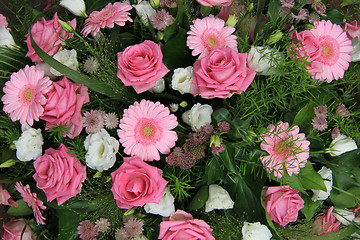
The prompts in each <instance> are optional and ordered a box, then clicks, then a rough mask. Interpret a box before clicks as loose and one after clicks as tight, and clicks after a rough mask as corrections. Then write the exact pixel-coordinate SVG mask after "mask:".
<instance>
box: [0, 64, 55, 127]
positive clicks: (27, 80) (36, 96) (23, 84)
mask: <svg viewBox="0 0 360 240" xmlns="http://www.w3.org/2000/svg"><path fill="white" fill-rule="evenodd" d="M51 88H52V81H51V80H50V79H49V78H48V77H44V71H43V70H41V69H40V68H36V67H35V66H31V67H29V66H28V65H26V66H25V68H23V69H20V70H19V71H18V72H15V73H13V74H12V75H11V77H10V81H7V82H6V83H5V87H4V88H3V91H4V93H5V95H4V96H3V97H2V98H1V101H2V102H3V103H4V107H3V110H4V112H6V113H9V114H10V118H11V120H12V121H16V120H20V123H21V124H23V123H25V122H26V123H27V124H29V125H30V126H32V125H33V123H34V120H35V121H39V117H40V116H42V115H43V112H44V108H43V106H44V105H45V103H46V102H47V99H46V97H45V94H46V93H47V92H49V90H51Z"/></svg>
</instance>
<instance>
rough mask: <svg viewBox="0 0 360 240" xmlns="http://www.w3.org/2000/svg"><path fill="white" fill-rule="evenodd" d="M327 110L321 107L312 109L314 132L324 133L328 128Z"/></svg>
mask: <svg viewBox="0 0 360 240" xmlns="http://www.w3.org/2000/svg"><path fill="white" fill-rule="evenodd" d="M327 112H328V111H327V108H326V107H325V106H323V105H321V106H317V107H315V108H314V113H315V117H314V118H313V119H312V123H311V124H312V125H313V127H314V128H315V129H316V130H319V131H324V130H326V129H327V128H328V124H327V120H326V118H327Z"/></svg>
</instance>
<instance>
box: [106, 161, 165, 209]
mask: <svg viewBox="0 0 360 240" xmlns="http://www.w3.org/2000/svg"><path fill="white" fill-rule="evenodd" d="M161 174H162V171H161V170H160V169H158V168H156V167H153V166H151V165H149V164H147V163H145V162H144V161H142V160H141V159H140V158H138V157H136V156H133V157H124V163H123V164H122V165H121V166H120V167H119V168H118V169H117V170H116V171H115V172H113V173H111V178H112V181H113V185H112V188H111V191H112V192H113V194H114V198H115V200H116V204H117V205H118V207H119V208H125V209H130V208H132V207H135V206H139V207H142V206H144V205H145V203H159V201H160V199H161V198H162V196H163V194H164V188H165V186H166V185H167V183H168V182H167V181H166V180H165V179H163V178H162V176H161Z"/></svg>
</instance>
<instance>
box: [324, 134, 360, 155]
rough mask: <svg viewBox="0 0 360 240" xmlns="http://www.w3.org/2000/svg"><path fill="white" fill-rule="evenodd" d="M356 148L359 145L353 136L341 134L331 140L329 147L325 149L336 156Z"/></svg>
mask: <svg viewBox="0 0 360 240" xmlns="http://www.w3.org/2000/svg"><path fill="white" fill-rule="evenodd" d="M355 149H357V145H356V142H355V141H354V140H353V139H352V138H350V137H348V136H346V135H340V136H338V137H337V138H335V139H334V140H333V141H332V142H331V144H330V146H329V148H326V149H325V152H326V153H329V154H330V155H331V156H332V157H336V156H339V155H341V154H343V153H345V152H350V151H352V150H355Z"/></svg>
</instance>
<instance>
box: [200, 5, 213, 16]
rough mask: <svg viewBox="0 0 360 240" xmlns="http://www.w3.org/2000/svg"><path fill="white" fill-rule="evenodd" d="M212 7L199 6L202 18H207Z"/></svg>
mask: <svg viewBox="0 0 360 240" xmlns="http://www.w3.org/2000/svg"><path fill="white" fill-rule="evenodd" d="M211 10H212V7H207V6H201V7H200V13H201V15H202V16H203V17H207V16H208V15H209V14H210V13H211Z"/></svg>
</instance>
